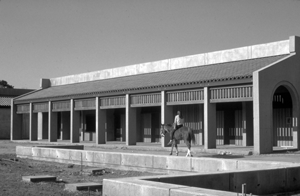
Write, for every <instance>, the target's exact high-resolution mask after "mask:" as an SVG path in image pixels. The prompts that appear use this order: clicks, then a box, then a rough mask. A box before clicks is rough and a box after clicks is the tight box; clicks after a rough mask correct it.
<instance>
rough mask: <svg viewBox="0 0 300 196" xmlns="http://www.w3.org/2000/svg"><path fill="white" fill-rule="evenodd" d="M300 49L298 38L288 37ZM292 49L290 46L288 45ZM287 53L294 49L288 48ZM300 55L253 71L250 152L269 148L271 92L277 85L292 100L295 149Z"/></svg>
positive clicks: (297, 138)
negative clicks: (252, 147) (252, 136)
mask: <svg viewBox="0 0 300 196" xmlns="http://www.w3.org/2000/svg"><path fill="white" fill-rule="evenodd" d="M291 43H295V44H296V46H295V47H294V49H296V48H297V47H298V48H299V49H298V51H300V38H299V37H291ZM291 48H293V47H291ZM291 52H295V50H294V51H291ZM299 70H300V55H299V54H298V55H296V54H292V55H290V56H289V57H287V58H285V59H284V60H280V62H276V63H274V65H270V66H268V67H266V68H263V69H261V70H258V71H256V72H254V74H253V110H254V114H253V115H254V152H255V153H258V154H262V153H269V152H272V151H273V141H272V139H273V115H272V111H273V106H272V101H273V95H274V92H275V91H276V89H277V88H278V87H279V86H284V87H286V88H287V89H288V90H289V92H290V94H291V97H292V100H293V122H294V138H293V139H295V141H294V147H296V148H298V149H299V144H298V143H299V134H298V130H299V128H298V123H296V122H297V121H298V119H299V111H300V106H299V93H300V77H299V74H296V73H298V72H299Z"/></svg>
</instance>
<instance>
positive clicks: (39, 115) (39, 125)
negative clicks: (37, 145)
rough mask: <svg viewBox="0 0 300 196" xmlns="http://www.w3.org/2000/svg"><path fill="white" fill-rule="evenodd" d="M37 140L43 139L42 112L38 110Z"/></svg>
mask: <svg viewBox="0 0 300 196" xmlns="http://www.w3.org/2000/svg"><path fill="white" fill-rule="evenodd" d="M37 115H38V140H42V139H43V113H42V112H38V114H37Z"/></svg>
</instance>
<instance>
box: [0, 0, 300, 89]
mask: <svg viewBox="0 0 300 196" xmlns="http://www.w3.org/2000/svg"><path fill="white" fill-rule="evenodd" d="M291 35H298V36H300V1H299V0H0V67H1V69H0V80H6V81H7V82H8V83H9V84H11V85H13V86H14V87H15V88H34V89H36V88H39V83H40V78H56V77H60V76H66V75H73V74H78V73H84V72H91V71H97V70H102V69H107V68H113V67H120V66H126V65H133V64H138V63H144V62H150V61H157V60H163V59H168V58H174V57H180V56H187V55H193V54H200V53H204V52H213V51H218V50H225V49H231V48H236V47H243V46H248V45H255V44H261V43H268V42H273V41H281V40H286V39H288V38H289V36H291Z"/></svg>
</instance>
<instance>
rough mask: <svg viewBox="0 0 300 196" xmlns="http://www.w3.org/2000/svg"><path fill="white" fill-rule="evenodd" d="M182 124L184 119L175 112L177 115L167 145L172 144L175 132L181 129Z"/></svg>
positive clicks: (179, 113) (178, 112)
mask: <svg viewBox="0 0 300 196" xmlns="http://www.w3.org/2000/svg"><path fill="white" fill-rule="evenodd" d="M183 123H184V118H183V116H182V114H181V112H180V111H177V115H176V116H175V119H174V130H172V131H171V132H170V142H169V143H168V145H171V144H172V142H173V137H174V133H175V131H176V130H178V129H179V128H181V127H183Z"/></svg>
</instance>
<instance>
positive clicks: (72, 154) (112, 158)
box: [16, 146, 295, 173]
mask: <svg viewBox="0 0 300 196" xmlns="http://www.w3.org/2000/svg"><path fill="white" fill-rule="evenodd" d="M73 147H74V148H75V147H76V148H79V149H80V148H81V147H82V148H83V146H41V147H24V146H17V147H16V154H17V156H19V157H26V158H32V159H37V160H44V161H53V162H62V163H73V164H81V161H82V163H83V164H85V165H90V166H105V167H108V168H120V169H133V170H139V171H151V172H159V173H170V172H171V173H176V172H179V173H181V172H189V173H208V172H218V171H236V170H245V169H258V168H260V169H262V168H277V167H287V166H294V165H295V164H293V163H284V162H259V161H241V160H232V159H217V158H199V157H192V158H191V157H176V156H162V155H146V154H132V153H120V152H102V151H86V150H73V149H61V148H73Z"/></svg>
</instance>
